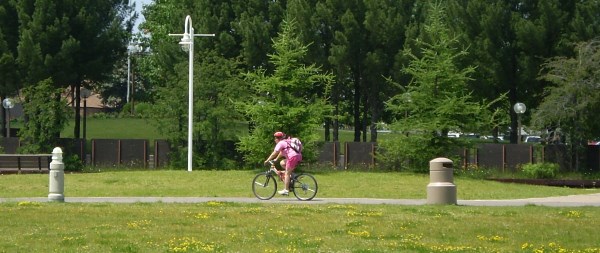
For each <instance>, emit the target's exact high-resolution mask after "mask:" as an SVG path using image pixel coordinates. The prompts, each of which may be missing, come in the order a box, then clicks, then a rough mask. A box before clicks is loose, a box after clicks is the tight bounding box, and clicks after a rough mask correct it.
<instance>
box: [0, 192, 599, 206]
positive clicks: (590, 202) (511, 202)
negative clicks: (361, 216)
mask: <svg viewBox="0 0 600 253" xmlns="http://www.w3.org/2000/svg"><path fill="white" fill-rule="evenodd" d="M20 201H33V202H48V198H42V197H38V198H0V202H20ZM208 201H223V202H239V203H284V204H365V205H369V204H370V205H373V204H388V205H425V204H427V200H425V199H373V198H315V199H313V200H311V201H299V200H297V199H296V198H294V197H293V196H290V197H278V196H277V197H275V198H273V199H271V200H259V199H256V198H241V197H240V198H238V197H65V202H68V203H153V202H162V203H202V202H208ZM457 204H458V205H463V206H525V205H538V206H554V207H559V206H565V207H569V206H573V207H576V206H600V193H595V194H585V195H571V196H561V197H548V198H529V199H507V200H458V203H457Z"/></svg>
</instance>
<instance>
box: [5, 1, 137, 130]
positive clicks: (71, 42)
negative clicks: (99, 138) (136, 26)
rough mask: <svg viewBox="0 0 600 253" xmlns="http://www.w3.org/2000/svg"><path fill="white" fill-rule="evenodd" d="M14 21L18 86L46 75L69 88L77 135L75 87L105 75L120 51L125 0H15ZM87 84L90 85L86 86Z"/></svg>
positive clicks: (125, 36) (124, 39) (125, 37)
mask: <svg viewBox="0 0 600 253" xmlns="http://www.w3.org/2000/svg"><path fill="white" fill-rule="evenodd" d="M12 3H14V4H13V5H14V6H13V7H14V8H15V9H16V10H17V13H18V21H19V23H20V26H19V43H18V46H17V52H18V56H17V58H16V59H17V64H18V67H19V69H20V70H21V71H22V73H21V77H22V80H21V82H20V84H21V86H20V88H23V87H27V86H30V85H35V84H37V83H38V82H40V81H42V80H46V79H47V78H51V79H52V81H53V82H52V84H53V85H55V87H57V88H67V87H70V88H71V95H72V97H73V98H74V107H75V111H74V112H75V128H74V135H75V137H76V138H78V137H79V117H80V115H79V99H80V97H79V95H80V94H79V91H80V88H81V87H82V86H85V84H88V83H93V82H97V81H101V80H104V79H106V78H107V77H108V76H109V74H110V73H111V70H112V68H113V66H114V63H115V62H116V61H117V60H118V59H121V58H122V57H123V56H124V53H125V45H126V44H127V41H128V33H127V32H126V31H125V28H124V27H123V23H124V16H125V11H126V8H125V5H126V3H125V1H122V0H110V1H92V0H78V1H73V0H60V1H55V0H30V1H14V2H12ZM87 88H89V87H87Z"/></svg>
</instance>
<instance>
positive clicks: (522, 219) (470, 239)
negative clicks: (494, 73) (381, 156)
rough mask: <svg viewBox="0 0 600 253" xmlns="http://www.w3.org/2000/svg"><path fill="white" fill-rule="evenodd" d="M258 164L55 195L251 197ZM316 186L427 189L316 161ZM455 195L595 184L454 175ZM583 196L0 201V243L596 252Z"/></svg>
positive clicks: (106, 182)
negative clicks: (479, 202) (484, 202)
mask: <svg viewBox="0 0 600 253" xmlns="http://www.w3.org/2000/svg"><path fill="white" fill-rule="evenodd" d="M256 172H257V171H193V172H187V171H107V172H99V173H79V174H67V175H65V196H66V197H78V196H216V197H219V196H223V197H226V196H238V197H251V196H252V193H251V190H250V182H251V180H252V176H253V175H254V173H256ZM315 175H316V178H317V180H318V182H319V193H318V195H317V197H318V198H324V197H370V198H416V199H421V198H426V186H427V184H428V176H427V175H415V174H407V173H368V172H346V171H338V172H327V173H325V172H323V173H315ZM455 183H456V185H457V190H458V198H459V199H506V198H526V197H545V196H556V195H569V194H586V193H596V192H598V190H585V189H569V188H556V187H544V186H529V185H515V184H500V183H496V182H488V181H482V180H473V179H463V178H456V180H455ZM47 194H48V175H2V176H0V197H3V198H5V197H46V196H47ZM599 219H600V209H598V208H593V207H564V208H562V207H561V208H552V207H540V206H525V207H470V206H428V205H426V206H395V205H339V204H323V205H311V204H274V203H272V202H269V201H265V202H263V203H258V204H242V203H227V202H207V203H199V204H166V203H137V204H111V203H37V202H27V201H21V202H4V203H0V220H1V221H2V226H0V234H2V237H0V252H52V251H57V252H600V247H598V239H597V226H596V225H595V224H597V221H598V220H599Z"/></svg>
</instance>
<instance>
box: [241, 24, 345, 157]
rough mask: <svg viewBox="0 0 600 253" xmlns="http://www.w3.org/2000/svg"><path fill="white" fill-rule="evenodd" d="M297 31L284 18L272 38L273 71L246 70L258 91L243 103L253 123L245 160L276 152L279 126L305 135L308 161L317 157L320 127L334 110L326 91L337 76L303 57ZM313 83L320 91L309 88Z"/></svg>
mask: <svg viewBox="0 0 600 253" xmlns="http://www.w3.org/2000/svg"><path fill="white" fill-rule="evenodd" d="M296 34H297V33H296V27H295V21H287V22H284V23H283V26H282V31H281V33H280V34H279V36H278V37H277V38H276V39H275V40H274V48H275V53H274V54H270V55H269V57H270V59H271V61H270V63H271V64H273V65H274V67H275V69H274V72H273V74H268V73H267V72H266V70H265V69H259V70H257V71H253V72H250V73H247V74H246V80H247V85H248V86H247V87H246V88H247V89H249V90H252V91H254V96H253V97H252V98H250V99H247V100H245V101H241V102H240V103H239V105H240V109H241V110H242V112H243V113H244V114H245V115H246V116H247V117H248V119H249V121H251V122H253V123H254V124H253V128H252V129H251V132H250V135H249V136H244V137H242V138H241V140H240V146H239V149H240V150H241V151H242V152H244V153H245V154H247V155H246V157H245V158H246V161H247V162H249V163H251V164H257V163H262V162H263V161H264V160H265V159H266V158H267V156H268V155H269V154H270V153H271V152H272V150H273V146H274V142H273V133H274V132H276V131H283V132H285V133H287V134H288V135H290V136H295V137H299V138H300V139H301V140H302V141H303V144H304V151H303V156H304V159H305V161H310V160H311V159H314V158H315V157H316V151H317V149H316V143H317V141H318V140H319V137H318V135H317V132H318V131H316V130H317V129H319V128H320V127H321V124H322V122H323V119H324V118H325V116H326V115H329V114H330V113H331V108H330V106H329V105H328V103H327V100H326V95H327V94H329V87H330V85H331V82H332V81H333V76H332V75H330V74H322V73H321V70H320V69H319V68H318V67H316V66H314V65H310V66H307V65H305V64H303V63H302V62H303V57H305V55H306V51H307V47H306V46H305V45H303V44H302V43H301V42H300V41H299V40H298V37H297V36H296ZM315 89H318V90H321V91H322V92H321V93H318V94H315V93H314V92H311V90H315Z"/></svg>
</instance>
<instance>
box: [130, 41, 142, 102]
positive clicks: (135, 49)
mask: <svg viewBox="0 0 600 253" xmlns="http://www.w3.org/2000/svg"><path fill="white" fill-rule="evenodd" d="M142 50H143V48H142V46H140V45H139V44H138V43H133V42H129V45H128V46H127V103H129V97H130V96H131V94H132V93H133V92H132V84H133V81H132V80H131V79H132V77H133V75H132V73H131V55H132V54H137V53H139V52H141V51H142Z"/></svg>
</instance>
